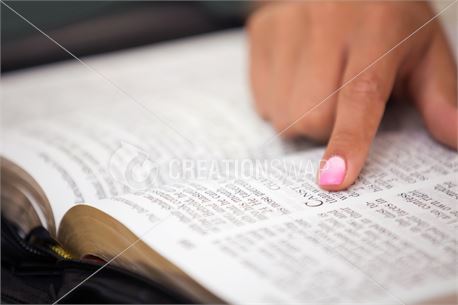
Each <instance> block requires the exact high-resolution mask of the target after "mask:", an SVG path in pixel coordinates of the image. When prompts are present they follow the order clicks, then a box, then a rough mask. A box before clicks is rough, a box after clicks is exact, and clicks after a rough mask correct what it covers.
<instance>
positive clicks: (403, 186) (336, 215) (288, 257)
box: [91, 129, 458, 304]
mask: <svg viewBox="0 0 458 305" xmlns="http://www.w3.org/2000/svg"><path fill="white" fill-rule="evenodd" d="M386 143H392V144H391V146H388V145H387V144H386ZM321 153H322V150H320V149H319V150H316V151H310V152H304V153H300V154H298V155H296V156H291V157H289V158H288V160H289V161H290V162H291V164H295V165H296V166H298V167H300V166H301V163H303V161H304V160H315V162H316V161H317V159H318V158H319V156H320V155H321ZM312 163H313V161H312ZM400 165H402V166H400ZM272 171H274V172H276V173H277V174H271V175H268V174H265V175H264V176H259V177H253V178H251V179H250V178H244V179H234V180H222V181H195V182H191V181H190V182H187V183H182V184H174V185H169V186H166V187H163V188H157V189H153V190H150V191H147V192H144V193H141V192H140V193H136V194H130V195H125V196H121V197H117V198H113V199H107V200H104V201H101V202H95V203H94V204H91V206H93V207H96V208H99V209H101V210H103V211H105V212H106V213H108V214H110V215H112V216H113V217H114V218H116V219H118V220H119V221H120V222H122V223H123V224H124V225H126V226H127V227H128V228H129V229H130V230H132V231H133V232H134V233H135V234H137V235H138V236H140V237H141V238H142V239H143V240H144V241H145V242H146V243H147V244H149V245H150V246H151V247H152V248H154V249H156V250H158V251H159V252H160V253H162V254H163V255H164V256H165V257H167V258H168V259H170V260H171V261H172V262H174V263H175V264H177V265H178V266H179V267H181V268H182V269H183V270H185V271H186V272H188V273H189V274H190V275H191V276H192V277H193V278H195V279H197V280H198V281H200V282H201V283H202V284H203V286H205V287H207V288H208V289H210V290H211V291H213V292H214V293H215V294H217V295H218V296H220V297H222V298H224V299H226V300H228V301H229V302H235V303H301V304H304V303H313V304H318V303H322V304H330V303H370V304H382V303H390V304H397V303H399V304H403V303H408V304H410V303H414V302H419V301H422V300H425V299H430V298H433V297H437V296H442V295H444V294H452V293H454V292H455V293H456V292H457V291H456V274H457V273H456V272H457V270H456V260H457V259H458V256H457V252H456V243H457V239H456V230H457V228H458V208H457V205H456V203H457V202H458V200H457V196H458V181H457V179H456V177H457V174H458V156H457V154H456V153H455V152H453V151H451V150H448V149H446V148H443V147H441V146H440V145H437V144H435V143H434V142H433V141H432V140H431V139H430V138H429V137H428V136H426V135H425V133H424V130H421V129H420V130H415V129H404V130H401V131H397V132H396V133H387V134H385V135H381V136H379V138H378V140H377V142H376V144H375V146H374V149H373V151H372V152H371V154H370V158H369V161H368V166H367V167H366V169H365V171H364V173H363V174H362V178H361V179H360V180H359V182H357V183H356V184H355V185H354V186H353V187H351V188H350V190H349V191H348V192H344V193H329V192H324V191H321V190H319V189H318V187H316V186H314V184H313V183H311V181H312V180H311V179H313V178H312V177H310V176H306V175H302V174H303V173H302V172H301V171H298V172H297V177H296V176H295V175H293V174H292V172H291V171H290V172H289V173H288V174H287V175H286V177H284V176H282V174H278V171H277V170H274V169H272ZM283 175H284V174H283ZM299 177H302V178H305V179H302V183H301V182H300V180H301V179H299ZM294 178H297V181H296V179H294ZM307 181H308V182H310V183H307V184H304V182H307ZM304 194H305V196H304ZM350 194H352V195H351V196H349V195H350ZM310 195H312V196H313V197H315V199H313V198H311V197H310ZM336 197H340V199H339V200H338V201H333V200H332V199H333V198H336ZM316 198H327V200H328V201H327V202H324V203H323V204H321V205H316V204H310V203H316V202H317V201H316ZM145 233H147V234H146V235H145Z"/></svg>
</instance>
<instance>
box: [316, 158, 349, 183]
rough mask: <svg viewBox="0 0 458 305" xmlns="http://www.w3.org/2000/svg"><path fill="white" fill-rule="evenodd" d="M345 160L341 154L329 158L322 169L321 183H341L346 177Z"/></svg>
mask: <svg viewBox="0 0 458 305" xmlns="http://www.w3.org/2000/svg"><path fill="white" fill-rule="evenodd" d="M345 171H346V166H345V160H344V159H343V158H342V157H339V156H333V157H331V158H329V159H328V160H327V161H326V163H325V164H324V165H323V167H322V168H321V169H320V181H319V182H320V185H323V186H325V185H339V184H341V183H342V182H343V180H344V178H345Z"/></svg>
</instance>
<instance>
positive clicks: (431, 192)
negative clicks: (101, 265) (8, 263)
mask: <svg viewBox="0 0 458 305" xmlns="http://www.w3.org/2000/svg"><path fill="white" fill-rule="evenodd" d="M244 39H245V37H244V35H243V34H242V33H239V32H228V33H223V34H217V35H209V36H205V37H197V38H192V39H188V40H183V41H180V42H173V43H167V44H163V45H160V46H155V47H145V48H139V49H135V50H131V51H128V52H121V53H119V54H111V55H105V56H101V57H93V58H90V59H87V60H84V63H85V64H84V65H82V64H81V63H78V62H71V63H62V64H57V65H54V66H50V67H46V68H37V69H34V70H31V71H27V72H18V73H15V74H12V75H9V76H7V77H5V78H3V79H2V87H3V92H2V97H3V98H2V99H3V112H4V115H3V122H2V125H3V140H2V197H4V198H8V199H9V201H10V202H14V203H15V204H14V205H11V204H10V205H8V206H4V207H2V209H3V211H4V213H6V215H7V216H10V217H12V218H15V219H16V220H17V221H18V222H20V223H22V224H23V225H24V226H25V227H32V226H34V225H38V224H41V225H43V226H45V227H46V228H47V229H48V230H49V231H50V232H51V233H52V234H54V235H55V236H56V238H57V239H58V240H59V242H61V243H62V244H63V246H64V247H65V248H66V249H68V250H69V251H70V252H71V253H73V254H74V255H76V256H79V257H83V256H85V255H95V256H97V257H100V258H103V259H105V260H106V261H109V260H110V259H112V258H114V257H115V258H116V259H114V260H113V261H112V264H117V265H120V266H122V267H124V268H126V269H129V270H132V271H134V272H137V273H140V274H143V275H146V276H148V277H153V278H155V279H160V280H161V281H164V282H165V283H167V284H169V285H172V286H173V287H176V288H177V289H180V290H181V291H183V292H184V293H186V294H187V295H189V296H190V297H192V298H193V299H194V300H196V301H198V302H229V303H302V304H303V303H310V304H318V303H323V304H332V303H371V304H375V303H380V304H382V303H383V304H386V303H389V304H398V303H399V304H416V303H427V302H431V303H438V302H439V301H441V300H442V301H445V302H448V303H454V302H455V301H456V294H457V271H458V270H457V266H458V265H457V263H456V262H457V259H458V254H457V234H456V232H457V228H458V206H457V202H458V181H457V174H458V156H457V153H456V152H455V151H452V150H450V149H447V148H445V147H443V146H441V145H439V144H437V143H436V142H434V141H433V140H432V139H431V138H430V137H429V135H428V134H427V132H426V131H425V129H424V127H423V126H422V125H421V123H420V120H419V119H418V118H417V117H416V115H415V113H414V111H413V110H412V109H409V108H407V109H405V108H400V107H393V108H392V109H388V110H387V111H389V112H390V113H389V115H387V116H386V119H385V121H384V122H383V123H382V127H381V129H380V131H379V133H378V135H377V136H376V140H375V142H374V144H373V147H372V150H371V152H370V156H369V159H368V161H367V164H366V166H365V168H364V170H363V172H362V173H361V175H360V177H359V178H358V181H357V182H356V183H355V184H354V185H352V186H351V187H350V188H349V189H348V190H346V191H342V192H326V191H323V190H321V189H320V188H319V187H318V186H317V185H316V182H315V181H316V171H317V169H318V166H319V162H320V158H321V156H322V154H323V148H322V147H319V146H315V145H313V144H311V143H309V142H307V141H305V140H296V141H286V140H282V139H279V138H278V137H277V136H276V134H275V132H274V130H273V129H272V128H271V127H270V126H269V125H268V124H267V123H266V122H264V121H262V119H260V118H259V117H258V116H257V115H256V113H255V112H254V110H253V109H252V105H251V103H250V96H249V90H248V81H247V80H246V76H245V75H246V62H245V61H246V60H245V52H244Z"/></svg>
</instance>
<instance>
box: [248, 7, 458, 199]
mask: <svg viewBox="0 0 458 305" xmlns="http://www.w3.org/2000/svg"><path fill="white" fill-rule="evenodd" d="M433 16H434V12H433V10H432V9H431V8H430V7H429V5H428V4H427V3H426V2H397V1H393V2H391V1H386V2H369V1H368V2H360V1H355V2H274V3H269V4H265V5H262V6H261V7H259V8H258V9H257V10H256V11H255V12H254V13H253V14H252V16H251V18H250V19H249V21H248V25H247V28H248V33H249V42H250V78H251V86H252V90H253V95H254V100H255V105H256V109H257V111H258V112H259V113H260V115H261V116H262V117H263V118H265V119H266V120H269V121H270V122H271V123H272V124H273V126H274V127H275V129H276V130H277V131H278V132H279V133H280V135H281V136H284V137H307V138H309V139H312V140H315V141H320V142H327V143H328V144H327V149H326V152H325V154H324V156H323V159H324V160H327V159H329V158H330V157H332V156H334V155H338V156H341V157H342V158H343V159H344V160H345V164H346V173H345V177H344V179H343V181H342V182H341V183H340V184H338V185H328V186H321V187H322V188H324V189H326V190H331V191H337V190H342V189H346V188H348V187H349V186H350V185H351V184H352V183H353V182H354V181H355V179H356V178H357V177H358V175H359V173H360V171H361V169H362V167H363V166H364V162H365V160H366V158H367V155H368V151H369V148H370V145H371V143H372V141H373V138H374V135H375V133H376V131H377V129H378V127H379V124H380V121H381V119H382V116H383V113H384V110H385V106H386V103H387V101H388V99H389V97H390V96H395V97H396V96H398V97H399V96H402V100H409V101H410V102H411V103H413V104H414V105H415V106H416V109H418V111H419V112H420V114H421V116H422V118H423V120H424V122H425V125H426V127H427V129H428V130H429V132H430V133H431V135H432V136H433V137H434V138H435V139H436V140H437V141H438V142H440V143H442V144H444V145H446V146H448V147H450V148H453V149H456V148H457V126H458V110H457V66H456V62H455V59H454V56H453V53H452V50H451V48H450V46H449V45H448V43H447V41H446V38H445V36H444V32H443V29H442V28H441V26H440V24H439V22H438V21H437V19H436V20H434V21H432V22H430V23H429V24H428V25H427V26H425V27H423V28H422V29H421V30H419V31H418V32H417V33H416V34H414V35H413V36H412V37H410V38H409V39H408V40H406V41H405V42H403V43H402V44H401V45H400V46H398V47H396V48H395V49H394V50H392V51H391V52H390V53H389V54H388V55H386V56H384V57H383V58H382V59H381V60H379V61H377V63H375V64H374V65H372V66H371V67H370V68H368V69H367V70H366V71H365V72H363V73H361V74H360V75H358V76H357V77H356V78H355V79H352V78H353V77H354V76H356V75H357V74H358V73H360V72H361V71H363V70H364V69H365V68H366V67H367V66H369V65H371V64H372V63H373V62H374V61H375V60H377V58H379V57H380V56H381V55H383V54H384V53H385V52H387V51H388V50H390V49H391V48H393V47H394V46H395V45H396V44H398V43H399V42H400V41H402V40H403V39H404V38H406V37H407V36H409V35H410V34H411V33H412V32H414V31H415V30H417V29H418V28H419V27H421V26H422V25H423V24H424V23H425V22H427V21H428V20H429V19H431V18H432V17H433ZM349 80H351V81H349ZM348 81H349V82H348ZM346 82H348V84H346V85H345V86H344V87H343V88H342V89H341V90H339V91H338V92H336V93H335V94H333V95H331V96H330V94H331V93H333V92H334V91H335V90H336V89H338V88H339V87H341V86H342V85H343V84H345V83H346ZM324 99H326V100H325V101H324V102H322V103H320V102H321V101H323V100H324ZM318 104H320V105H319V106H316V105H318ZM305 113H306V115H303V114H305Z"/></svg>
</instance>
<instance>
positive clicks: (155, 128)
mask: <svg viewBox="0 0 458 305" xmlns="http://www.w3.org/2000/svg"><path fill="white" fill-rule="evenodd" d="M244 49H245V48H244V36H243V34H242V33H240V32H235V33H233V32H229V33H224V34H218V35H208V37H207V36H206V37H200V38H194V39H189V40H184V41H182V42H175V43H169V44H164V45H162V46H154V47H145V48H140V49H138V50H133V51H129V52H123V53H120V54H113V55H109V56H103V57H95V58H91V59H88V60H87V63H88V64H89V65H90V66H91V67H94V68H95V69H97V71H103V75H104V77H106V78H107V79H109V80H110V81H112V82H114V83H116V84H119V85H120V86H121V87H122V90H123V91H126V92H129V93H128V95H129V96H132V97H133V99H134V100H132V99H131V98H130V97H129V96H126V95H123V94H122V93H120V91H119V90H118V89H117V88H116V87H113V86H112V85H111V84H110V83H109V82H107V81H106V80H105V79H103V78H101V77H100V76H99V75H97V74H95V73H94V72H91V71H88V70H86V69H85V68H84V66H82V65H81V64H80V63H78V62H72V63H64V64H60V65H56V66H55V67H52V66H51V67H49V68H47V69H35V70H33V71H29V72H28V73H17V74H16V75H15V74H13V75H11V76H8V77H6V78H4V79H3V80H2V85H3V92H2V97H3V98H2V103H3V109H4V111H3V130H2V131H3V139H2V155H3V156H5V157H7V158H9V159H11V160H12V161H14V162H16V163H17V164H18V165H20V166H21V167H23V168H24V169H25V170H26V171H27V172H28V173H29V174H31V175H32V177H34V178H35V180H37V182H38V183H39V184H40V185H41V186H42V187H43V189H44V191H45V193H46V195H47V197H48V199H49V200H50V202H51V205H52V208H53V212H54V216H55V220H56V224H57V226H58V225H59V223H60V220H61V218H62V216H63V215H64V213H65V212H66V211H67V210H68V209H69V208H70V207H71V206H73V205H74V203H77V202H92V201H95V200H98V199H103V198H107V197H112V196H116V195H119V194H121V193H126V192H130V191H132V190H136V189H137V188H146V187H153V186H155V185H162V184H164V183H166V182H167V181H168V180H170V179H169V175H168V173H167V168H166V167H167V166H168V162H169V161H170V160H214V159H215V160H219V159H239V158H254V157H256V158H264V157H267V156H268V155H281V154H284V153H285V152H287V151H289V150H292V149H293V146H294V145H292V144H288V143H282V142H281V141H280V140H279V139H276V138H273V140H272V141H271V143H269V146H268V149H265V148H264V147H262V144H264V143H265V142H266V141H267V140H268V139H269V140H270V139H272V137H274V135H275V133H274V131H273V129H272V127H271V126H270V125H269V124H267V123H266V122H264V121H262V120H261V119H260V118H259V117H258V116H257V114H256V113H255V112H254V110H253V109H252V106H251V103H250V101H249V99H250V96H249V93H248V88H247V86H248V84H247V81H246V79H245V69H244V67H245V64H244V56H245V53H244ZM177 88H179V90H178V89H177ZM137 103H141V105H140V106H139V105H138V104H137ZM25 104H26V105H27V107H24V106H23V105H25ZM137 157H138V158H140V159H141V158H142V157H145V158H146V161H147V162H146V164H143V163H142V164H139V165H144V168H142V167H141V166H139V167H140V169H139V170H138V171H139V172H138V173H136V174H137V176H138V177H137V179H133V180H134V181H132V180H131V181H127V180H126V171H127V167H128V165H129V162H130V161H132V160H136V158H137ZM148 162H149V163H151V164H150V165H149V164H148ZM148 170H150V171H151V172H148ZM142 171H144V172H142ZM142 174H144V175H146V176H145V177H146V178H147V177H148V175H150V174H154V177H153V178H154V181H149V180H147V181H143V178H145V177H143V176H142ZM156 174H157V175H156ZM185 178H186V177H183V179H185Z"/></svg>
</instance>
